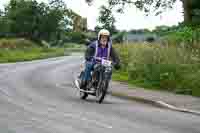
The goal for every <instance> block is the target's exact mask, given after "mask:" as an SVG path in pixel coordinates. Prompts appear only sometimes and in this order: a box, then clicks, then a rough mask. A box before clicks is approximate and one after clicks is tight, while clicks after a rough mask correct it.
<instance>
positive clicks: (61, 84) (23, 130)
mask: <svg viewBox="0 0 200 133" xmlns="http://www.w3.org/2000/svg"><path fill="white" fill-rule="evenodd" d="M80 61H81V60H80V56H68V57H59V58H53V59H48V60H39V61H33V62H26V63H12V64H1V65H0V132H1V133H200V117H199V116H195V115H192V114H185V113H180V112H175V111H170V110H165V109H160V108H156V107H152V106H150V105H146V104H141V103H137V102H133V101H127V100H122V99H119V98H116V97H111V96H107V97H106V99H105V102H104V103H103V104H101V105H99V104H97V103H96V102H95V99H94V98H93V97H89V99H88V100H87V101H81V100H80V99H79V97H78V93H77V90H76V89H74V88H73V86H72V81H73V76H75V75H76V74H75V73H76V72H77V70H78V68H79V64H80ZM73 72H75V73H73Z"/></svg>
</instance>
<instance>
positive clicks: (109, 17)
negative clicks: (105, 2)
mask: <svg viewBox="0 0 200 133" xmlns="http://www.w3.org/2000/svg"><path fill="white" fill-rule="evenodd" d="M98 21H99V23H100V24H101V25H102V26H97V27H96V28H100V27H101V28H105V29H107V30H109V31H110V32H111V33H115V32H116V27H115V25H114V24H115V22H116V20H115V18H114V16H113V14H112V11H111V9H110V8H107V7H106V6H101V8H100V16H99V18H98Z"/></svg>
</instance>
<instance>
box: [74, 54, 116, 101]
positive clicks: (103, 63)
mask: <svg viewBox="0 0 200 133" xmlns="http://www.w3.org/2000/svg"><path fill="white" fill-rule="evenodd" d="M94 59H95V60H96V61H97V63H96V64H95V66H94V70H93V71H92V72H91V76H92V78H91V80H90V81H89V82H88V83H87V86H86V89H80V82H81V77H82V76H83V74H84V70H82V71H81V73H80V75H79V76H78V78H77V79H75V81H74V83H75V85H76V88H78V90H79V94H80V98H81V99H86V98H87V97H88V95H92V96H95V97H96V101H97V102H98V103H102V102H103V100H104V98H105V96H106V94H107V90H108V87H109V82H110V80H111V75H112V68H113V63H112V62H111V61H110V60H107V59H104V58H97V57H95V58H94Z"/></svg>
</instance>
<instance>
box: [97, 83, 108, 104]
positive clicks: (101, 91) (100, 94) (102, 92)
mask: <svg viewBox="0 0 200 133" xmlns="http://www.w3.org/2000/svg"><path fill="white" fill-rule="evenodd" d="M108 85H109V81H107V80H103V81H101V82H100V83H99V86H98V89H97V90H96V101H97V103H99V104H101V103H102V102H103V100H104V98H105V96H106V94H107V89H108Z"/></svg>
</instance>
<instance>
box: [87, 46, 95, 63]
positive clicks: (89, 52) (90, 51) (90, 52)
mask: <svg viewBox="0 0 200 133" xmlns="http://www.w3.org/2000/svg"><path fill="white" fill-rule="evenodd" d="M94 53H95V49H94V48H93V47H90V46H89V47H88V48H87V50H86V52H85V60H87V61H91V59H92V57H93V56H94Z"/></svg>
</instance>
